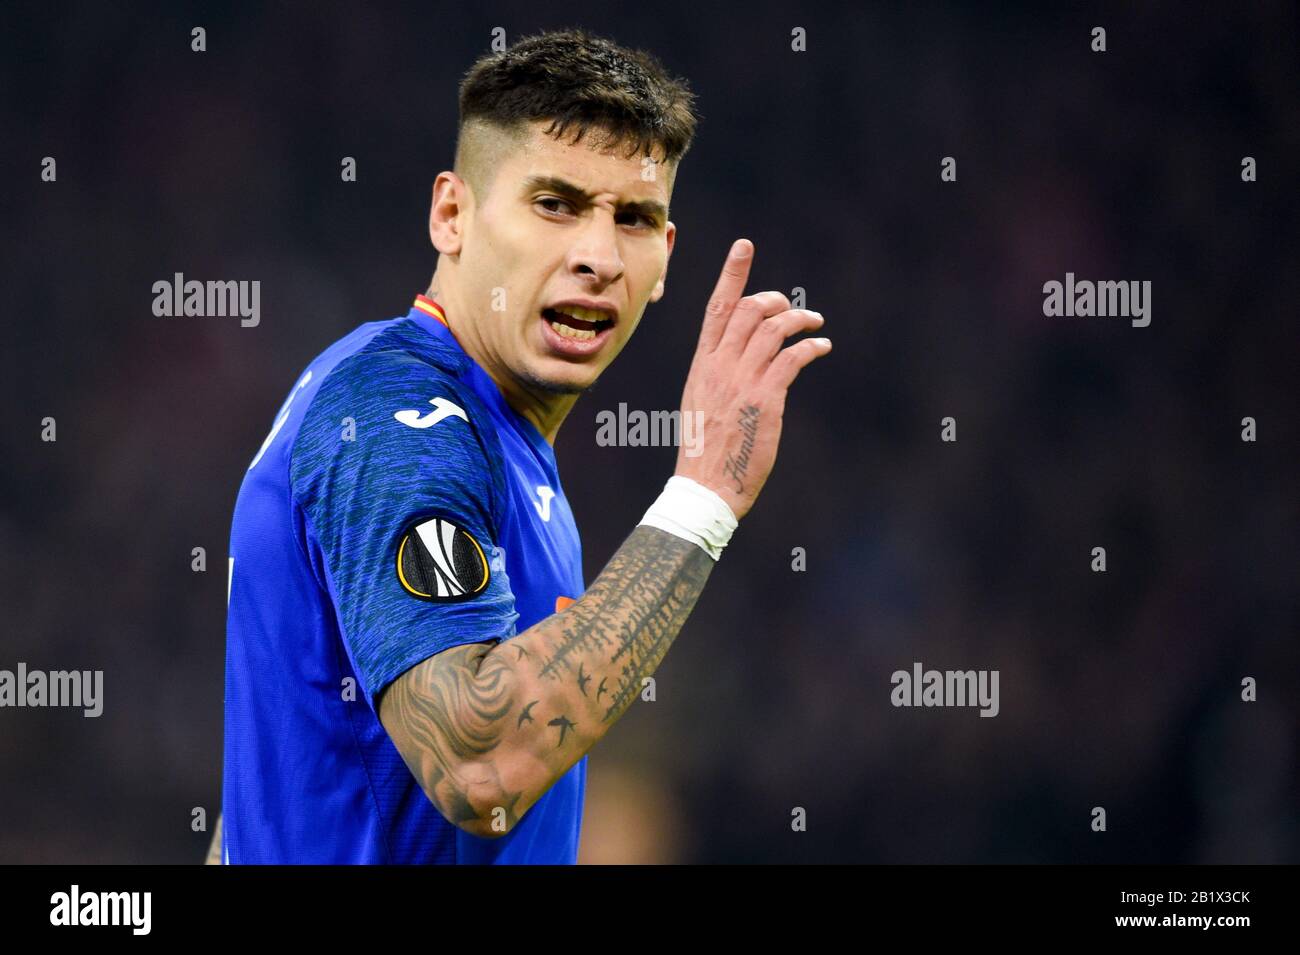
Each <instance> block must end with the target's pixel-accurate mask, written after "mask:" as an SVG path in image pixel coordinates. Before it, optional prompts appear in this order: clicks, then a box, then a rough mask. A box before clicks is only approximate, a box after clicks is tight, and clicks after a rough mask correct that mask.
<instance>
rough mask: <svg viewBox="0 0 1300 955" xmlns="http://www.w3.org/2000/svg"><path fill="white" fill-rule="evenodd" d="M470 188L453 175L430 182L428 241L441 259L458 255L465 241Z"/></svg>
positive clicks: (443, 174)
mask: <svg viewBox="0 0 1300 955" xmlns="http://www.w3.org/2000/svg"><path fill="white" fill-rule="evenodd" d="M469 202H470V197H469V187H468V185H466V183H465V180H464V179H462V178H460V176H458V175H456V174H455V173H454V172H450V171H443V172H440V173H438V178H437V179H435V180H434V181H433V201H432V203H431V204H430V205H429V241H431V242H432V243H433V247H434V248H435V249H437V250H438V251H439V252H440V253H442V254H443V255H456V254H457V253H459V252H460V248H461V244H462V240H463V239H464V220H463V218H462V217H463V216H464V215H465V214H466V213H467V212H468V211H469V209H468V206H469Z"/></svg>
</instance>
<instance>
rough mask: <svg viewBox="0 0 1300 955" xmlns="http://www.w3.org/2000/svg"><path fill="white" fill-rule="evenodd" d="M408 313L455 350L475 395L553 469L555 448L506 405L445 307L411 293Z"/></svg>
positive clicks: (424, 296) (430, 299)
mask: <svg viewBox="0 0 1300 955" xmlns="http://www.w3.org/2000/svg"><path fill="white" fill-rule="evenodd" d="M410 317H411V318H412V319H414V320H415V321H416V322H417V323H418V324H419V325H420V327H421V328H423V329H425V331H427V332H429V334H431V335H433V336H434V337H435V338H437V339H438V340H439V341H441V342H443V343H444V344H446V345H449V346H451V348H453V349H454V350H455V353H456V356H457V358H458V359H459V360H460V361H461V362H462V363H463V365H464V367H465V369H466V370H467V372H468V374H467V378H468V380H469V382H470V384H471V385H472V386H473V388H474V391H475V392H476V393H477V394H478V396H479V397H480V398H482V399H483V400H485V401H487V402H488V404H489V405H490V407H492V408H493V409H494V410H495V411H496V413H497V414H498V415H500V416H501V417H503V418H505V419H506V420H507V421H509V422H511V423H512V424H513V425H514V427H515V430H516V431H518V432H519V433H520V434H521V435H523V437H524V439H525V440H526V441H527V442H528V443H529V444H530V445H531V446H532V447H533V449H534V450H536V451H537V453H538V454H540V455H541V456H542V459H543V460H544V461H546V462H547V463H548V464H549V465H550V467H551V468H552V469H555V467H556V463H555V449H554V448H552V447H551V445H550V443H549V442H548V441H547V440H546V438H544V437H543V436H542V433H541V432H540V431H538V430H537V426H536V425H534V424H533V423H532V422H531V421H529V420H528V419H527V418H525V417H524V416H523V415H521V414H520V413H519V412H517V411H515V409H514V408H512V407H510V405H509V404H508V403H507V402H506V399H505V396H504V395H502V394H501V389H500V388H498V387H497V383H496V382H495V381H493V380H492V376H491V375H489V374H488V373H487V372H486V371H484V370H483V369H482V368H481V367H479V364H478V362H476V361H475V360H474V359H473V358H471V357H470V355H469V353H468V352H466V351H465V349H464V348H463V347H462V346H461V344H460V342H459V341H457V340H456V335H455V333H453V332H452V330H451V326H450V325H449V324H447V312H446V310H445V309H444V308H443V307H442V306H441V305H440V304H439V303H438V302H437V301H436V300H435V299H432V298H430V297H429V296H427V295H417V296H415V302H414V303H412V305H411V311H410Z"/></svg>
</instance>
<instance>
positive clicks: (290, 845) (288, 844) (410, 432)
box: [222, 295, 587, 864]
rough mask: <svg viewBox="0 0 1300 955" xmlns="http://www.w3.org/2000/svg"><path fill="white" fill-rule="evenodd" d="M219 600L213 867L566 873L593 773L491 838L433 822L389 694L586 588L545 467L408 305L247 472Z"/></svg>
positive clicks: (341, 367)
mask: <svg viewBox="0 0 1300 955" xmlns="http://www.w3.org/2000/svg"><path fill="white" fill-rule="evenodd" d="M228 573H229V576H228V583H227V603H228V610H227V622H226V688H225V749H224V777H223V783H222V811H223V814H224V822H223V824H222V851H223V858H224V861H225V862H227V863H231V864H240V863H398V864H408V863H409V864H414V863H573V862H575V861H576V860H577V853H578V831H579V826H580V823H581V818H582V806H583V795H584V787H585V783H586V768H587V760H586V757H584V758H583V759H582V760H580V761H579V762H577V763H576V764H574V766H573V767H572V768H571V769H570V770H569V771H568V772H567V773H566V774H565V775H564V776H563V777H562V778H561V779H560V780H559V781H558V782H557V783H556V784H555V785H554V786H553V787H552V788H551V789H550V790H549V791H548V792H547V793H546V794H545V795H544V796H542V798H541V799H540V800H538V801H537V802H536V803H535V804H534V805H533V806H532V807H531V808H530V809H529V810H528V812H526V813H525V814H524V816H523V817H522V818H521V819H520V821H519V822H518V823H517V824H516V826H515V828H514V829H513V830H512V831H511V832H510V833H508V834H507V835H505V836H502V837H500V838H498V839H484V838H481V837H479V836H473V835H470V834H468V833H466V832H463V831H461V830H460V829H458V828H456V827H455V826H453V825H452V824H451V823H449V822H447V820H446V819H445V818H443V816H442V814H441V813H439V812H438V810H437V808H436V807H435V806H434V805H433V803H431V802H430V801H429V799H428V797H427V796H426V795H425V794H424V791H423V790H422V789H421V787H420V784H419V783H418V782H417V781H416V779H415V777H414V776H413V775H412V774H411V772H410V770H409V769H408V768H407V766H406V764H405V763H404V762H403V760H402V757H401V755H400V754H399V753H398V752H397V748H396V747H395V746H394V745H393V742H392V740H391V739H389V737H388V734H387V733H386V732H385V731H384V727H383V725H382V724H381V723H380V721H379V716H378V705H379V702H378V701H379V697H380V695H381V693H382V692H383V690H384V688H385V687H387V686H388V684H390V683H391V682H392V681H393V680H394V679H396V678H397V677H398V676H400V675H401V674H402V673H403V672H405V671H406V670H408V669H410V668H411V667H412V666H414V665H415V664H417V663H419V662H420V661H422V660H425V659H427V658H428V657H430V656H433V655H434V654H436V653H439V652H441V651H443V650H446V649H448V648H450V647H454V646H457V645H459V644H466V643H482V642H487V641H497V640H509V639H510V638H511V637H513V636H514V635H515V634H517V633H518V632H520V631H522V630H526V629H527V628H528V627H531V626H532V625H534V624H535V623H537V622H538V621H540V620H542V619H544V618H546V617H548V616H550V615H551V614H553V613H555V612H556V611H557V610H558V609H561V608H562V607H563V606H566V605H567V604H568V603H570V602H571V601H572V600H574V599H576V598H578V597H579V596H581V594H582V592H583V590H584V589H585V584H584V582H583V577H582V551H581V544H580V542H579V539H578V531H577V527H576V526H575V524H574V521H573V513H572V511H571V510H570V509H569V504H568V502H567V501H566V500H565V497H564V490H563V488H561V486H560V476H559V473H558V471H557V469H556V464H555V454H554V451H553V450H552V448H551V446H550V445H549V444H548V443H547V442H546V440H545V438H543V437H542V435H541V433H540V432H539V431H538V430H537V429H536V428H535V427H534V426H533V425H532V424H531V423H530V422H529V421H527V420H526V419H525V418H523V417H522V416H520V415H519V414H518V413H517V412H515V411H514V410H513V409H512V408H511V407H510V406H509V405H508V404H506V402H505V399H504V398H503V397H502V395H501V392H500V391H499V390H498V388H497V386H496V384H495V383H494V382H493V381H492V379H491V378H490V377H489V376H488V374H487V373H486V372H485V371H483V369H482V368H480V367H479V365H478V364H477V363H476V362H475V361H474V360H473V359H472V358H470V357H469V355H467V354H466V353H465V351H464V350H463V349H462V348H461V347H460V345H459V343H458V342H457V341H456V338H455V336H454V335H453V334H452V332H451V330H450V328H449V327H448V325H447V324H446V317H445V313H444V312H443V310H442V308H441V306H440V305H439V304H438V303H437V302H435V301H433V300H431V299H429V298H426V297H425V296H423V295H421V296H419V297H417V298H416V301H415V304H414V305H413V306H412V308H411V310H410V312H409V313H408V314H407V315H406V316H404V317H402V318H394V319H391V320H388V321H380V322H369V323H367V324H364V325H361V326H360V327H358V328H357V329H355V330H354V331H352V332H351V333H350V334H348V335H347V336H345V337H344V338H342V339H340V340H339V341H337V342H335V343H334V344H333V345H332V346H330V347H329V348H328V349H326V350H325V351H324V352H323V353H322V354H321V355H319V356H318V357H317V358H316V359H315V360H314V361H312V362H311V364H309V365H308V366H307V368H306V369H305V370H304V372H303V374H302V375H301V377H300V378H299V379H298V382H297V384H296V385H295V387H294V388H293V390H292V391H291V392H290V394H289V396H288V398H287V399H286V400H285V402H284V405H283V406H282V407H281V408H280V411H279V412H278V413H277V414H276V416H275V420H274V423H273V425H272V427H271V431H270V434H269V435H268V436H267V438H266V441H265V442H264V443H263V445H262V447H261V449H260V450H259V451H258V452H257V455H256V456H255V457H254V458H253V461H252V463H251V464H250V465H249V468H248V471H247V473H246V474H245V475H244V479H243V483H242V485H241V486H240V489H239V496H238V499H237V500H236V503H235V511H234V518H233V520H232V523H231V532H230V553H229V568H228Z"/></svg>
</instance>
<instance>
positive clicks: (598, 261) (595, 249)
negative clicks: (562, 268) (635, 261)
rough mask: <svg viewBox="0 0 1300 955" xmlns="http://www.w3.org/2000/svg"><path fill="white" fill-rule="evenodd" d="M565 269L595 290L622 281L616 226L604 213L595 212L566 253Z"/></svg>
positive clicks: (621, 264)
mask: <svg viewBox="0 0 1300 955" xmlns="http://www.w3.org/2000/svg"><path fill="white" fill-rule="evenodd" d="M569 269H570V271H572V272H573V273H574V274H575V275H578V276H580V277H581V278H583V279H584V280H585V281H587V282H589V283H590V284H592V285H595V286H597V287H602V288H603V287H604V286H607V285H610V284H612V283H614V282H617V281H618V280H619V279H620V278H622V277H623V256H622V254H621V253H620V252H619V248H618V226H617V225H616V224H615V223H614V215H613V213H612V212H610V211H609V210H607V209H599V210H596V211H595V213H594V214H593V215H592V216H591V217H590V218H589V219H588V220H587V223H586V227H585V228H584V229H583V230H582V233H581V235H580V237H579V238H578V240H577V241H576V242H575V243H574V244H573V247H572V248H571V249H570V250H569Z"/></svg>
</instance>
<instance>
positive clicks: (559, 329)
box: [542, 305, 614, 342]
mask: <svg viewBox="0 0 1300 955" xmlns="http://www.w3.org/2000/svg"><path fill="white" fill-rule="evenodd" d="M542 318H544V319H546V322H547V324H549V325H550V326H551V328H553V329H555V333H556V334H557V335H559V336H561V337H562V338H570V339H573V340H574V341H579V342H583V341H590V340H591V339H593V338H595V337H596V336H597V335H599V334H600V333H601V332H603V331H604V330H605V329H607V328H610V327H611V326H612V325H613V324H614V320H613V319H612V318H607V317H605V315H604V313H603V312H597V311H593V310H592V309H588V308H576V307H572V306H567V305H566V306H565V308H564V311H560V310H559V309H554V308H544V309H542Z"/></svg>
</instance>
